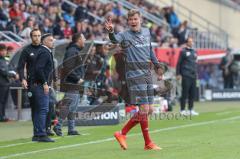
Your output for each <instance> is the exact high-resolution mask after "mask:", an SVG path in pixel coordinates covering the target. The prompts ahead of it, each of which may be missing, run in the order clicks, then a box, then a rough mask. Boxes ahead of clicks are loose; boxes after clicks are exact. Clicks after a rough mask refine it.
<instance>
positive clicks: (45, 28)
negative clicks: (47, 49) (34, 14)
mask: <svg viewBox="0 0 240 159" xmlns="http://www.w3.org/2000/svg"><path fill="white" fill-rule="evenodd" d="M52 26H53V25H52V21H51V20H50V19H49V18H45V19H44V21H43V25H40V30H41V32H42V33H43V34H45V33H52V32H53V27H52Z"/></svg>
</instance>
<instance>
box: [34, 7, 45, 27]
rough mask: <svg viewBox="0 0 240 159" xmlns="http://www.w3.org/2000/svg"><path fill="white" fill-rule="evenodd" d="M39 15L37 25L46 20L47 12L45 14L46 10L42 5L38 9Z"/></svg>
mask: <svg viewBox="0 0 240 159" xmlns="http://www.w3.org/2000/svg"><path fill="white" fill-rule="evenodd" d="M37 13H38V14H37V15H36V21H37V23H40V22H42V21H43V20H44V19H45V15H44V14H45V12H44V8H43V6H42V5H38V7H37Z"/></svg>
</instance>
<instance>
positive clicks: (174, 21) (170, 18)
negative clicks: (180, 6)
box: [165, 6, 181, 36]
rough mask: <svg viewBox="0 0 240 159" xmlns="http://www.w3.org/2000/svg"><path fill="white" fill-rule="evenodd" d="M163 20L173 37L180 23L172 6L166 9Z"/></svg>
mask: <svg viewBox="0 0 240 159" xmlns="http://www.w3.org/2000/svg"><path fill="white" fill-rule="evenodd" d="M165 18H166V20H167V22H168V23H169V25H170V27H171V29H172V33H173V35H174V36H175V35H176V33H177V29H178V27H179V25H180V23H181V22H180V20H179V18H178V16H177V14H176V13H175V11H174V8H173V6H171V7H169V8H167V10H166V14H165Z"/></svg>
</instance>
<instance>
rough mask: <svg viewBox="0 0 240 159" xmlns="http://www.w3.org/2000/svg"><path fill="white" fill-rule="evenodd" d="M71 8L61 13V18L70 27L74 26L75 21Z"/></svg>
mask: <svg viewBox="0 0 240 159" xmlns="http://www.w3.org/2000/svg"><path fill="white" fill-rule="evenodd" d="M73 13H74V12H73V9H72V8H69V10H67V11H66V12H64V13H63V14H62V17H63V19H64V20H65V21H66V22H67V23H69V24H70V26H71V27H74V26H75V21H74V17H73Z"/></svg>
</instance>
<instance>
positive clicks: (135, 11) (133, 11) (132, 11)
mask: <svg viewBox="0 0 240 159" xmlns="http://www.w3.org/2000/svg"><path fill="white" fill-rule="evenodd" d="M135 14H138V15H139V16H141V13H140V11H139V10H137V9H131V10H130V11H128V14H127V16H128V18H130V17H132V16H134V15H135Z"/></svg>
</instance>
